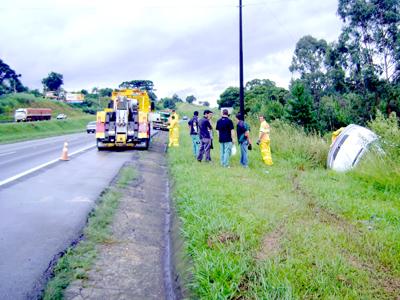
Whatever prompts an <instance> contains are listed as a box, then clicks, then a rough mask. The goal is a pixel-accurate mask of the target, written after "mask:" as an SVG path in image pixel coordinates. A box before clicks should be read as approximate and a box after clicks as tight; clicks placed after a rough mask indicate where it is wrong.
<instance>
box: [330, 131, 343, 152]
mask: <svg viewBox="0 0 400 300" xmlns="http://www.w3.org/2000/svg"><path fill="white" fill-rule="evenodd" d="M343 129H344V127H340V128H339V129H338V130H336V131H334V132H332V143H331V147H332V145H333V143H334V142H335V141H336V139H337V137H338V136H339V135H340V134H341V133H342V131H343Z"/></svg>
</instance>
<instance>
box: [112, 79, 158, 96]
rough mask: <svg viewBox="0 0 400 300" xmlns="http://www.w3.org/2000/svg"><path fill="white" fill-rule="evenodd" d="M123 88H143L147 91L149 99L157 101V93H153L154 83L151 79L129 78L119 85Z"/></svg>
mask: <svg viewBox="0 0 400 300" xmlns="http://www.w3.org/2000/svg"><path fill="white" fill-rule="evenodd" d="M118 87H119V88H123V89H134V88H137V89H143V90H146V91H147V94H148V95H149V98H150V100H151V101H157V95H156V94H155V93H154V83H153V81H151V80H131V81H124V82H122V83H121V84H120V85H119V86H118Z"/></svg>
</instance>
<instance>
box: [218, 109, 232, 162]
mask: <svg viewBox="0 0 400 300" xmlns="http://www.w3.org/2000/svg"><path fill="white" fill-rule="evenodd" d="M215 129H216V130H217V131H218V135H219V143H220V160H221V165H222V166H223V167H227V168H229V158H230V157H231V153H232V136H233V134H234V127H233V122H232V120H231V119H229V112H228V110H227V109H224V110H222V117H221V118H220V119H219V120H218V121H217V126H216V127H215Z"/></svg>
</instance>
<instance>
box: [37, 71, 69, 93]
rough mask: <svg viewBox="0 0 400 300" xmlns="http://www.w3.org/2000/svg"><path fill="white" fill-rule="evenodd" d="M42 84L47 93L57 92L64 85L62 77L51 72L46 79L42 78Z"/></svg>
mask: <svg viewBox="0 0 400 300" xmlns="http://www.w3.org/2000/svg"><path fill="white" fill-rule="evenodd" d="M42 84H43V86H44V89H45V90H47V91H58V90H59V89H60V87H61V86H62V85H63V84H64V82H63V75H61V74H59V73H55V72H51V73H49V75H48V76H47V77H45V78H43V80H42Z"/></svg>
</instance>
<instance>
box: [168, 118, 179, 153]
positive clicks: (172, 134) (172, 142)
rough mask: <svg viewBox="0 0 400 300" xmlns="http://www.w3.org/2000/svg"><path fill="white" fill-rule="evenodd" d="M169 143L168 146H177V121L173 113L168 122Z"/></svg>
mask: <svg viewBox="0 0 400 300" xmlns="http://www.w3.org/2000/svg"><path fill="white" fill-rule="evenodd" d="M168 129H169V143H168V147H171V146H173V147H178V146H179V122H178V120H177V119H176V118H175V116H174V115H172V116H171V121H170V122H169V126H168Z"/></svg>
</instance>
